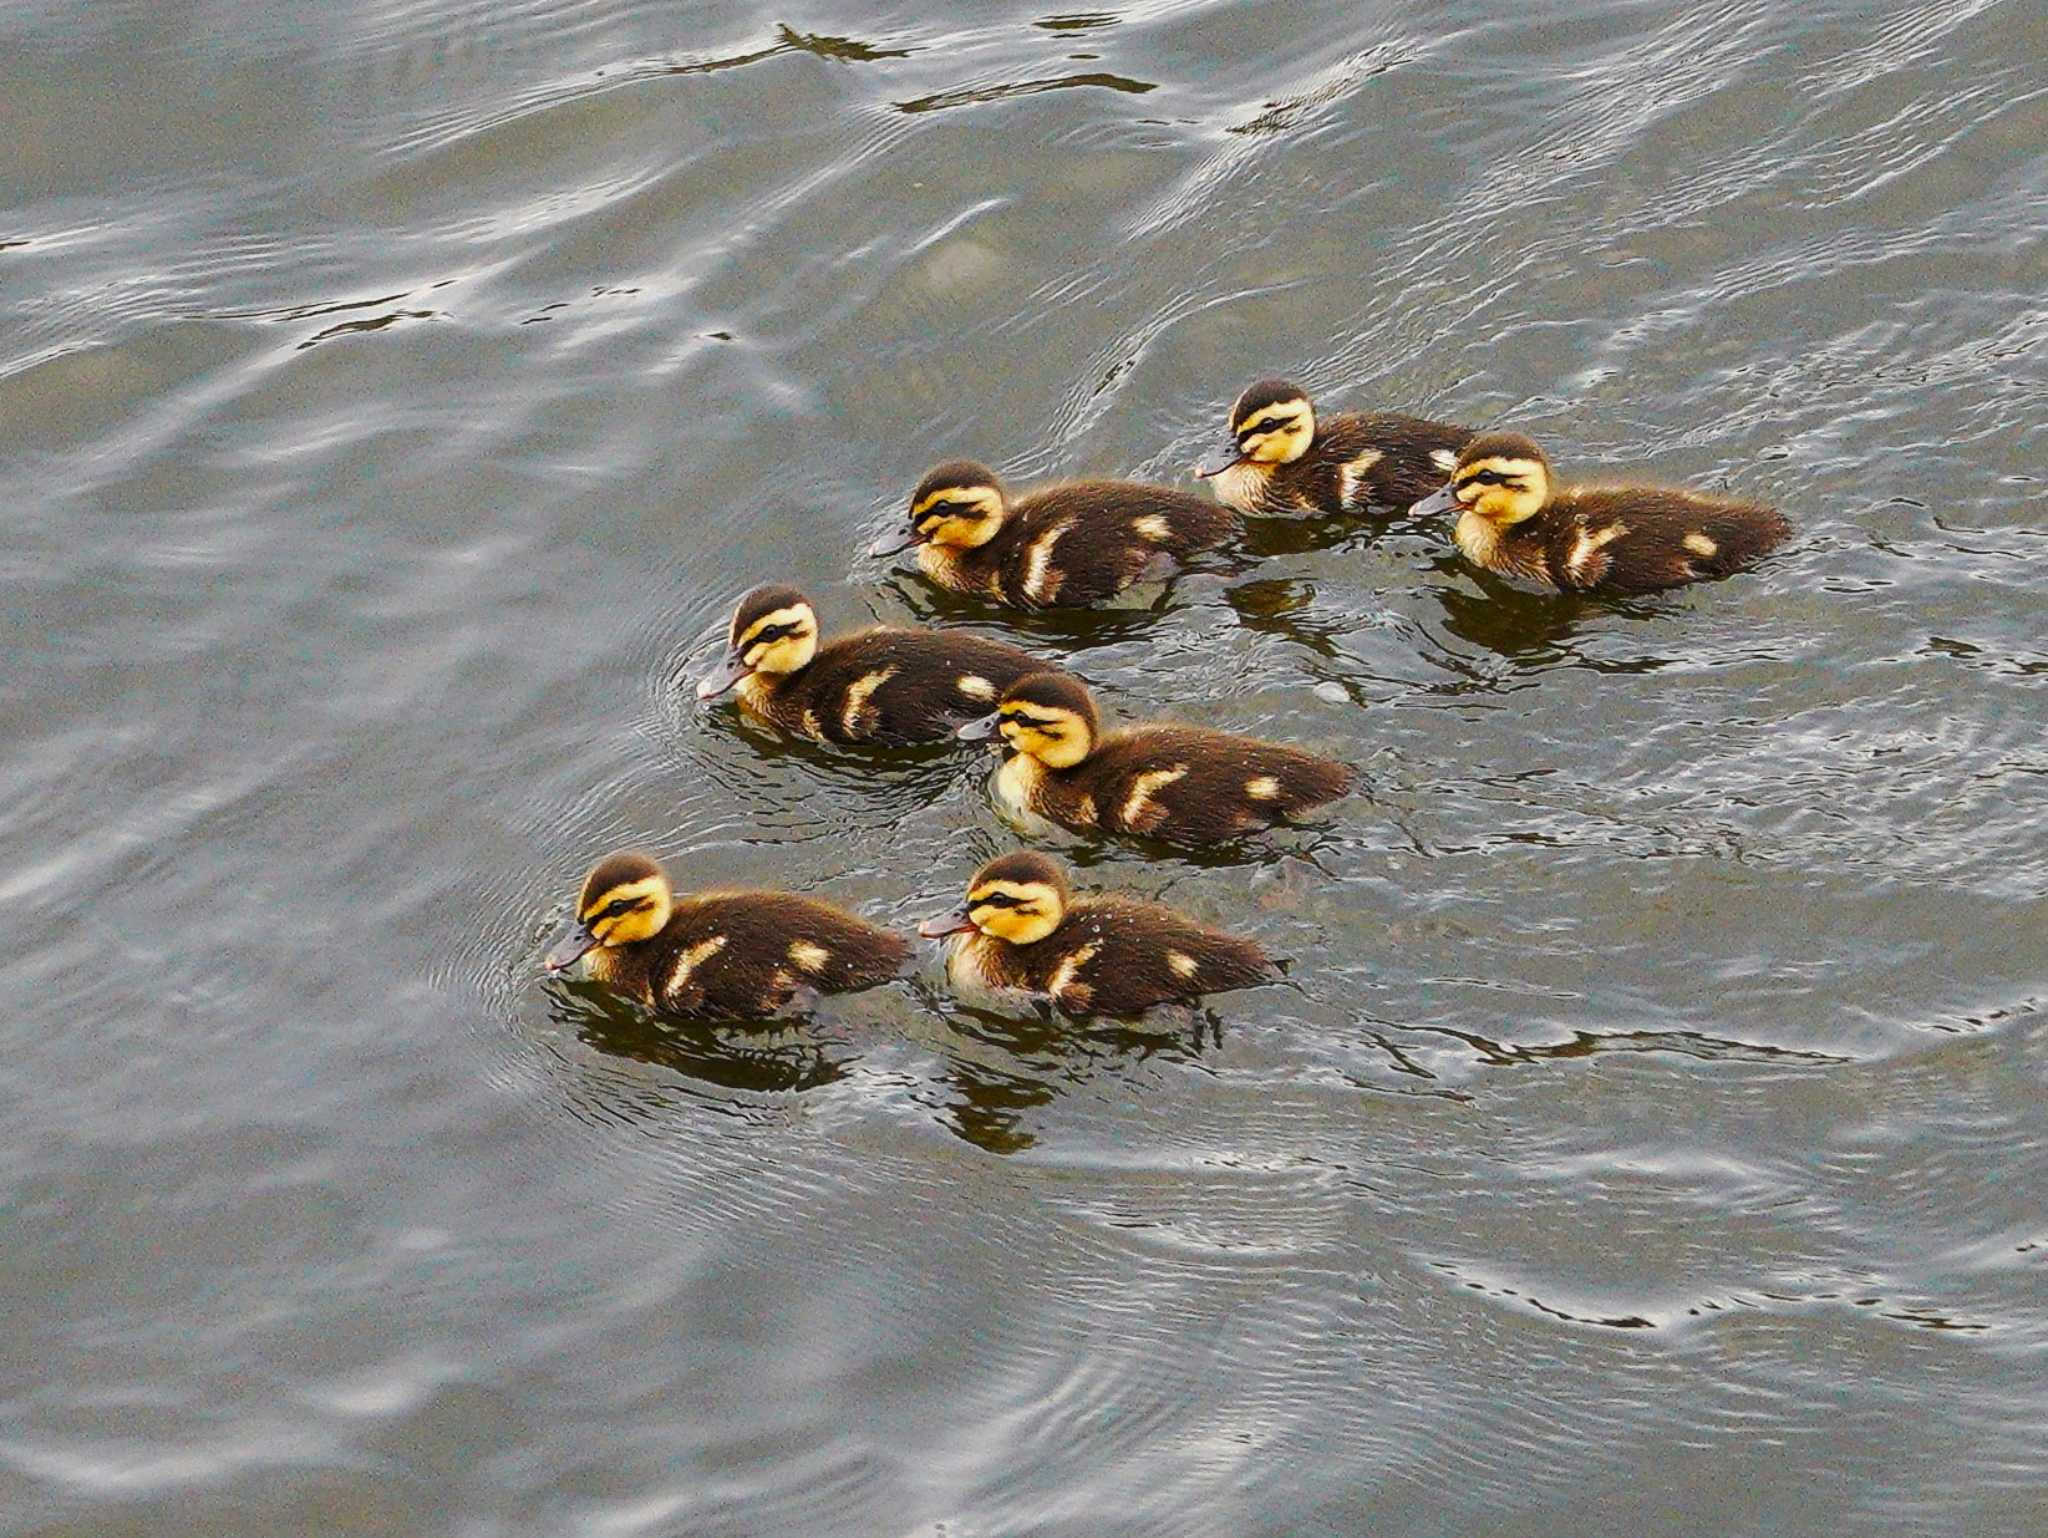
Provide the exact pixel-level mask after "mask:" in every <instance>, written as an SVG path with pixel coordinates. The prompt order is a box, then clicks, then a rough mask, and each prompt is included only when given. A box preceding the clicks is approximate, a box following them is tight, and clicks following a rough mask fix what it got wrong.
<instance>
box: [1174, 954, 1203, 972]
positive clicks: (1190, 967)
mask: <svg viewBox="0 0 2048 1538" xmlns="http://www.w3.org/2000/svg"><path fill="white" fill-rule="evenodd" d="M1166 964H1167V965H1168V966H1169V967H1171V968H1173V975H1174V976H1175V977H1188V978H1192V977H1193V976H1194V975H1195V973H1197V972H1198V971H1200V970H1201V966H1202V964H1201V963H1200V962H1199V961H1197V960H1195V958H1194V957H1192V956H1190V955H1189V954H1188V953H1187V952H1186V951H1168V952H1167V953H1166Z"/></svg>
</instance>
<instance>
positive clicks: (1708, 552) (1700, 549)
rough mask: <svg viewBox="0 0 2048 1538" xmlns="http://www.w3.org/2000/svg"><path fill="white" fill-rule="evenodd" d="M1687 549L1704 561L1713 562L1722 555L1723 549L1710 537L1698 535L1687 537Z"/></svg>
mask: <svg viewBox="0 0 2048 1538" xmlns="http://www.w3.org/2000/svg"><path fill="white" fill-rule="evenodd" d="M1685 548H1686V549H1688V550H1690V551H1691V552H1692V553H1693V554H1694V555H1696V556H1698V557H1699V558H1700V559H1701V560H1703V561H1711V560H1712V559H1713V558H1714V557H1715V556H1717V555H1719V554H1720V553H1721V547H1720V546H1719V545H1717V544H1715V543H1714V541H1713V540H1712V539H1711V538H1710V537H1709V536H1707V535H1705V534H1698V533H1694V534H1688V535H1686V536H1685Z"/></svg>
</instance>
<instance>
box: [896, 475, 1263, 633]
mask: <svg viewBox="0 0 2048 1538" xmlns="http://www.w3.org/2000/svg"><path fill="white" fill-rule="evenodd" d="M1236 526H1237V519H1236V518H1235V517H1234V516H1233V515H1232V514H1230V513H1229V512H1226V511H1225V510H1223V509H1221V508H1219V507H1217V506H1216V505H1215V504H1214V503H1212V502H1209V501H1208V500H1206V499H1205V498H1202V497H1197V496H1191V495H1190V494H1189V493H1187V492H1185V491H1175V490H1174V489H1173V488H1172V487H1170V486H1151V485H1147V484H1146V483H1144V482H1143V481H1066V482H1063V483H1061V484H1059V485H1054V486H1046V487H1041V488H1040V489H1039V490H1037V491H1032V492H1028V493H1026V494H1025V495H1023V496H1021V497H1014V498H1013V497H1012V496H1011V495H1010V493H1009V490H1008V489H1007V488H1006V487H1005V486H1004V485H1003V483H1002V481H1001V480H999V479H998V478H997V477H996V473H995V472H994V471H993V470H991V469H989V468H988V466H986V465H980V464H976V463H975V462H974V461H973V460H971V459H953V460H948V461H947V462H946V463H945V464H942V465H939V466H937V467H936V468H935V469H933V470H931V471H930V472H929V473H927V474H926V476H925V478H924V479H923V480H921V481H919V482H918V483H917V490H915V491H914V492H912V493H911V494H910V530H911V532H910V538H909V539H908V540H907V541H905V542H902V543H897V544H890V543H888V542H886V541H885V542H884V543H883V544H880V545H877V546H876V547H875V549H874V551H873V552H872V553H873V554H875V555H895V554H898V553H899V552H901V551H904V550H908V549H910V548H911V546H913V545H914V546H916V547H917V564H918V566H919V567H920V568H922V569H923V571H924V574H925V575H926V576H927V577H930V578H931V579H932V581H934V582H936V583H938V584H939V585H940V586H941V587H945V588H951V589H952V590H953V591H954V592H956V593H971V594H973V595H975V596H976V597H980V598H992V599H994V600H995V601H996V602H997V603H1001V604H1008V605H1009V606H1010V607H1011V608H1014V609H1051V608H1082V607H1085V606H1086V605H1088V604H1092V603H1100V602H1102V601H1103V600H1104V599H1107V598H1114V597H1115V596H1116V595H1117V594H1118V593H1121V592H1122V591H1123V590H1124V589H1125V588H1127V587H1131V586H1133V585H1134V584H1136V583H1139V582H1152V581H1158V580H1160V579H1162V578H1165V577H1170V576H1172V575H1173V574H1174V573H1175V572H1176V571H1178V570H1179V569H1180V568H1181V567H1182V565H1184V564H1185V563H1186V561H1187V559H1188V557H1189V556H1191V555H1195V554H1198V553H1199V552H1201V551H1204V550H1209V549H1212V548H1214V547H1215V546H1217V545H1219V544H1221V543H1222V542H1223V541H1224V540H1225V539H1227V538H1228V537H1229V536H1230V534H1231V532H1232V531H1233V530H1234V529H1235V528H1236Z"/></svg>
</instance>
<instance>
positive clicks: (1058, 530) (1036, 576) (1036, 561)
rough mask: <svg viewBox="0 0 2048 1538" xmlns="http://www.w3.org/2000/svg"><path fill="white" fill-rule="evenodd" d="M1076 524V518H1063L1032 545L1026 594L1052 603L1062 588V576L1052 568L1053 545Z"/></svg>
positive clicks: (1027, 571)
mask: <svg viewBox="0 0 2048 1538" xmlns="http://www.w3.org/2000/svg"><path fill="white" fill-rule="evenodd" d="M1073 526H1074V520H1073V519H1071V518H1063V519H1061V520H1060V521H1059V522H1058V523H1056V524H1054V525H1053V526H1052V527H1051V528H1049V529H1047V530H1046V531H1045V532H1044V533H1043V534H1041V535H1039V536H1038V538H1037V540H1036V541H1035V542H1034V543H1033V544H1032V546H1031V554H1030V558H1029V559H1028V560H1027V561H1026V563H1025V566H1024V593H1025V596H1026V597H1028V598H1031V599H1033V600H1035V601H1036V602H1038V603H1051V602H1052V600H1053V595H1054V594H1056V593H1058V592H1059V590H1060V578H1059V577H1058V575H1056V574H1055V573H1054V571H1053V569H1052V550H1053V546H1055V545H1057V544H1058V543H1059V542H1060V539H1061V536H1063V535H1064V534H1065V533H1066V532H1067V530H1069V529H1071V528H1072V527H1073Z"/></svg>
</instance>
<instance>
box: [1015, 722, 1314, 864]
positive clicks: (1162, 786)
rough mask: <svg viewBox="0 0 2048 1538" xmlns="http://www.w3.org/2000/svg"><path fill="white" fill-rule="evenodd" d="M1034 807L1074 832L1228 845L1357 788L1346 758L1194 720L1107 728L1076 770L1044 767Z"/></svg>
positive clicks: (1298, 815)
mask: <svg viewBox="0 0 2048 1538" xmlns="http://www.w3.org/2000/svg"><path fill="white" fill-rule="evenodd" d="M1039 780H1040V784H1041V787H1042V788H1041V790H1040V792H1039V796H1038V797H1037V798H1036V799H1037V800H1038V804H1037V805H1035V806H1034V807H1033V808H1032V810H1034V811H1037V812H1039V813H1040V814H1041V815H1044V816H1047V817H1050V818H1051V819H1052V820H1053V821H1055V822H1060V823H1063V824H1064V825H1066V826H1067V827H1069V828H1076V829H1077V830H1088V829H1100V830H1102V831H1104V832H1109V833H1123V834H1137V835H1141V836H1146V837H1151V838H1159V839H1164V840H1166V841H1168V842H1174V843H1186V844H1208V843H1223V842H1227V841H1229V840H1231V839H1236V838H1243V837H1245V836H1247V835H1249V834H1254V833H1259V832H1263V831H1264V830H1266V829H1268V828H1271V827H1274V826H1277V825H1278V824H1280V823H1284V822H1287V821H1289V820H1290V819H1292V818H1296V817H1300V816H1303V815H1305V814H1306V813H1308V812H1311V811H1313V810H1315V809H1316V808H1317V807H1320V806H1323V805H1325V804H1327V803H1328V802H1331V801H1334V800H1336V799H1337V798H1338V797H1340V796H1342V795H1344V794H1345V793H1346V792H1348V791H1349V790H1350V789H1351V786H1352V782H1353V775H1352V771H1351V770H1350V769H1349V768H1348V767H1347V766H1345V765H1343V764H1340V763H1338V762H1336V761H1335V760H1334V759H1328V758H1323V757H1320V756H1318V755H1317V754H1314V753H1309V752H1305V751H1304V750H1302V749H1300V748H1291V747H1284V746H1282V745H1281V744H1279V743H1272V742H1261V741H1259V740H1258V739H1257V738H1253V737H1240V736H1237V735H1236V734H1234V733H1230V732H1219V731H1211V730H1209V729H1207V728H1205V727H1197V726H1170V725H1156V726H1134V727H1127V728H1125V729H1124V730H1121V731H1116V732H1112V733H1110V734H1109V735H1108V736H1106V737H1104V738H1103V739H1102V741H1101V742H1100V743H1098V744H1097V745H1096V748H1095V751H1094V752H1092V753H1090V754H1089V755H1088V757H1087V758H1086V759H1084V760H1083V761H1082V762H1081V763H1080V764H1078V765H1076V766H1075V767H1074V768H1072V769H1068V770H1047V771H1044V772H1043V773H1042V774H1041V775H1040V776H1039Z"/></svg>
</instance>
